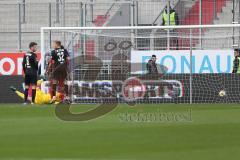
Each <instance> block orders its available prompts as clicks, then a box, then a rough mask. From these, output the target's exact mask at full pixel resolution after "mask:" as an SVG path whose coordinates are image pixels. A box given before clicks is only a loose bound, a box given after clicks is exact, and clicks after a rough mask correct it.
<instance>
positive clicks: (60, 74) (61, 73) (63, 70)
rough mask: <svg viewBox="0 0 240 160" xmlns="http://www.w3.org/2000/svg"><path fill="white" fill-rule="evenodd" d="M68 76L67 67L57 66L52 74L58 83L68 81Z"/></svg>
mask: <svg viewBox="0 0 240 160" xmlns="http://www.w3.org/2000/svg"><path fill="white" fill-rule="evenodd" d="M67 76H68V72H67V65H59V66H57V67H56V68H55V69H54V71H53V73H52V78H53V79H54V80H57V81H63V80H66V79H67Z"/></svg>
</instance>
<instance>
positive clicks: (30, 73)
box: [22, 42, 38, 104]
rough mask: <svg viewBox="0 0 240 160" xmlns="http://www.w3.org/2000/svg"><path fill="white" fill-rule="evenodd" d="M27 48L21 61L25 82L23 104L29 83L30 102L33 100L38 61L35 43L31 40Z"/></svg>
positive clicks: (25, 101) (26, 96)
mask: <svg viewBox="0 0 240 160" xmlns="http://www.w3.org/2000/svg"><path fill="white" fill-rule="evenodd" d="M29 49H30V50H29V51H28V52H27V53H26V54H25V55H24V57H23V62H22V67H23V73H24V83H25V91H24V104H26V103H27V99H28V90H29V87H30V85H31V86H32V103H34V102H35V96H36V85H37V75H38V61H37V55H36V53H35V52H36V51H37V43H35V42H31V43H30V44H29Z"/></svg>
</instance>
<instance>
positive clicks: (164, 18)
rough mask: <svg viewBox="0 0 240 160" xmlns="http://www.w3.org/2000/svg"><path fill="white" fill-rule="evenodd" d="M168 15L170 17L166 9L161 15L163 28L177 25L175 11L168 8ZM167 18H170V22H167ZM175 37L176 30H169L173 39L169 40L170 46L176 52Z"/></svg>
mask: <svg viewBox="0 0 240 160" xmlns="http://www.w3.org/2000/svg"><path fill="white" fill-rule="evenodd" d="M169 13H170V15H169V14H168V8H167V7H166V8H165V10H164V12H163V15H162V25H163V26H168V25H169V26H176V25H179V18H178V14H177V13H176V11H175V10H174V9H172V8H171V7H170V8H169ZM169 17H170V21H169ZM166 31H167V30H166ZM177 35H178V34H177V32H176V29H170V36H171V37H173V38H171V39H170V46H172V47H176V49H177V50H178V37H177Z"/></svg>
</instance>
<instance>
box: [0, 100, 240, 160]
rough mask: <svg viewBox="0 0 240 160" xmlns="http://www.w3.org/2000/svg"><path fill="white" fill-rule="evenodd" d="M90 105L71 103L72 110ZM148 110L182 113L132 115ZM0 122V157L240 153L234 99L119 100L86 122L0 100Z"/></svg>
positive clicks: (197, 158) (125, 158)
mask: <svg viewBox="0 0 240 160" xmlns="http://www.w3.org/2000/svg"><path fill="white" fill-rule="evenodd" d="M93 107H94V106H91V105H79V106H73V107H72V111H73V112H84V111H86V110H89V109H92V108H93ZM153 113H160V114H161V115H180V116H181V115H184V116H183V117H182V119H181V118H180V119H174V118H173V119H171V117H170V118H169V119H164V118H163V119H156V118H149V119H144V118H143V117H144V116H143V117H140V118H139V117H137V116H136V115H151V114H153ZM126 115H128V116H126ZM126 117H127V118H126ZM136 117H137V118H136ZM149 117H150V116H149ZM0 128H1V131H0V159H24V160H25V159H26V160H28V159H46V160H48V159H60V160H61V159H67V160H71V159H74V160H75V159H82V160H89V159H101V160H110V159H113V160H120V159H121V160H130V159H137V160H155V159H156V160H160V159H164V160H173V159H178V160H193V159H194V160H203V159H204V160H208V159H209V160H210V159H211V160H213V159H218V160H225V159H228V160H230V159H239V158H240V141H239V138H240V106H239V105H231V104H228V105H219V104H218V105H212V104H211V105H204V104H202V105H183V104H181V105H176V104H158V105H138V106H135V107H128V106H127V105H120V106H119V107H117V108H116V109H115V110H114V111H112V112H111V113H108V114H107V115H104V116H102V117H100V118H97V119H94V120H91V121H88V122H66V121H61V120H59V119H58V118H57V117H56V116H55V112H54V107H53V106H34V107H33V106H27V107H24V106H21V105H17V104H5V105H0Z"/></svg>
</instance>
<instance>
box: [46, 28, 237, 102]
mask: <svg viewBox="0 0 240 160" xmlns="http://www.w3.org/2000/svg"><path fill="white" fill-rule="evenodd" d="M239 27H240V25H214V26H213V25H203V26H170V27H163V26H141V27H140V26H139V27H44V28H42V29H41V53H42V59H41V60H42V74H44V70H45V68H46V66H47V61H48V59H49V53H50V50H51V49H52V48H51V43H52V41H53V40H60V41H61V42H62V44H63V45H64V47H65V48H66V49H68V51H69V53H70V57H71V63H70V65H71V66H70V68H71V73H70V75H69V77H70V78H69V79H68V85H69V93H71V98H72V101H73V102H74V103H103V102H104V103H112V102H116V101H117V102H119V103H238V102H240V78H239V75H238V74H237V73H236V74H232V70H233V61H234V59H235V56H234V49H236V48H238V46H239V33H240V29H239ZM153 55H155V56H156V62H155V63H154V62H153V61H154V58H152V56H153ZM151 59H153V61H152V60H151ZM155 64H156V65H155ZM149 66H150V67H149ZM155 66H156V67H155ZM155 68H157V71H156V69H155Z"/></svg>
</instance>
